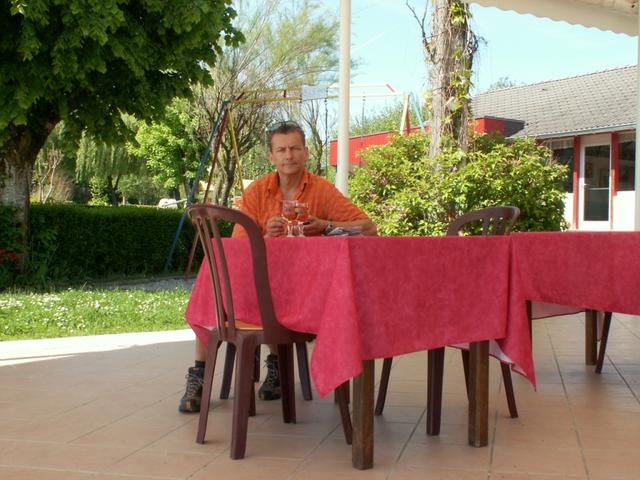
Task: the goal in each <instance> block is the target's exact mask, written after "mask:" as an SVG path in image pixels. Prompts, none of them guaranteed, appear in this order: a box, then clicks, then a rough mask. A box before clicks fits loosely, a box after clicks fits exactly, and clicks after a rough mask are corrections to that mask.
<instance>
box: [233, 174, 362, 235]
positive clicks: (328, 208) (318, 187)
mask: <svg viewBox="0 0 640 480" xmlns="http://www.w3.org/2000/svg"><path fill="white" fill-rule="evenodd" d="M294 199H295V200H298V201H300V202H307V203H309V215H310V216H312V217H316V218H321V219H323V220H330V221H332V222H350V221H353V220H368V219H369V217H368V216H367V214H366V213H364V212H363V211H362V210H361V209H360V208H358V207H356V206H355V205H354V204H353V203H351V202H350V201H349V199H348V198H347V197H345V196H344V195H343V194H342V193H341V192H340V190H338V189H337V188H336V187H334V186H333V185H332V184H331V183H330V182H327V181H326V180H325V179H324V178H322V177H320V176H318V175H314V174H313V173H310V172H309V171H307V170H305V171H304V174H303V176H302V181H301V182H300V185H298V189H297V190H296V193H295V195H294ZM283 200H284V199H283V198H282V191H281V190H280V180H279V178H278V173H277V172H271V173H268V174H267V175H265V176H263V177H260V178H259V179H257V180H255V181H254V182H253V183H251V185H249V187H247V189H246V190H245V191H244V194H243V195H242V204H241V206H240V210H242V211H243V212H244V213H246V214H248V215H249V216H251V217H252V218H253V219H254V220H255V221H256V223H257V224H258V226H259V227H260V230H261V231H262V234H263V235H264V234H265V233H266V231H267V220H269V219H270V218H271V217H275V216H277V215H281V214H282V201H283ZM244 235H246V233H245V230H244V229H243V228H242V227H240V226H239V225H236V226H235V227H234V228H233V234H232V236H234V237H238V236H244Z"/></svg>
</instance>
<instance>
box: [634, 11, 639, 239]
mask: <svg viewBox="0 0 640 480" xmlns="http://www.w3.org/2000/svg"><path fill="white" fill-rule="evenodd" d="M637 34H638V47H637V49H638V51H637V55H638V62H637V64H636V90H637V91H636V102H637V103H636V158H635V176H634V184H633V189H634V193H635V196H636V205H635V207H636V208H635V210H634V219H635V222H634V230H640V192H639V191H638V190H639V189H640V165H639V164H638V162H640V128H639V127H640V67H639V65H640V15H638V32H637Z"/></svg>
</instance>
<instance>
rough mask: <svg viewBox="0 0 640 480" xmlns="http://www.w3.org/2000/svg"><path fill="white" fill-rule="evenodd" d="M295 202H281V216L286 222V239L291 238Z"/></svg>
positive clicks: (294, 216)
mask: <svg viewBox="0 0 640 480" xmlns="http://www.w3.org/2000/svg"><path fill="white" fill-rule="evenodd" d="M297 203H298V202H296V201H295V200H284V201H283V202H282V216H283V217H284V218H285V219H286V220H287V237H293V236H294V235H293V222H294V220H295V219H296V215H297V214H296V204H297Z"/></svg>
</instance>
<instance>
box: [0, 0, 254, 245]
mask: <svg viewBox="0 0 640 480" xmlns="http://www.w3.org/2000/svg"><path fill="white" fill-rule="evenodd" d="M230 3H231V0H189V1H175V2H166V1H162V0H145V1H137V0H104V1H95V0H68V1H60V0H29V1H28V2H27V1H25V0H8V1H5V2H2V4H0V31H2V35H1V36H0V58H2V62H0V203H4V204H7V205H11V206H13V207H16V212H17V221H18V222H20V223H21V224H22V225H23V232H24V238H25V241H26V228H27V227H26V225H28V206H29V192H30V187H31V173H32V169H33V165H34V162H35V159H36V156H37V154H38V152H39V151H40V149H41V148H42V146H43V144H44V143H45V141H46V139H47V137H48V136H49V134H50V133H51V131H52V130H53V128H54V127H55V126H56V124H57V123H58V122H59V121H60V120H64V121H65V124H66V125H67V128H69V129H70V130H72V131H74V132H75V133H76V134H77V135H79V133H80V132H81V131H82V130H86V131H87V132H88V133H89V134H91V135H95V136H96V137H98V138H100V139H103V140H108V141H109V140H113V139H115V138H118V137H121V136H123V135H125V134H126V133H127V129H126V125H125V123H124V121H123V120H122V113H123V112H124V113H130V114H133V115H135V116H136V117H137V118H140V119H148V118H155V117H159V116H160V115H161V114H162V113H163V111H164V107H165V105H166V104H167V103H169V102H170V101H171V99H172V98H174V97H176V96H188V95H189V94H190V93H191V90H190V86H191V85H192V84H193V83H195V82H203V83H211V77H210V76H209V75H208V70H207V67H208V66H211V65H214V64H215V62H216V60H217V58H218V56H219V54H220V53H221V52H222V48H223V44H226V45H237V44H238V42H239V41H241V40H242V38H243V37H242V34H241V33H240V32H239V31H238V30H236V29H235V27H234V26H233V25H232V21H233V18H234V16H235V11H234V10H233V9H232V8H231V7H230Z"/></svg>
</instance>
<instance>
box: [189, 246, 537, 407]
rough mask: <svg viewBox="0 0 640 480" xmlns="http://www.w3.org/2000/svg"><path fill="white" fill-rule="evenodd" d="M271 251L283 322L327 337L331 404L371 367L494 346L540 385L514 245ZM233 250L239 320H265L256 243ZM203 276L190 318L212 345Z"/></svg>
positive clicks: (324, 389) (322, 378)
mask: <svg viewBox="0 0 640 480" xmlns="http://www.w3.org/2000/svg"><path fill="white" fill-rule="evenodd" d="M266 244H267V257H268V268H269V279H270V284H271V288H272V295H273V301H274V308H275V311H276V314H277V316H278V319H279V321H280V322H281V323H282V324H284V325H286V326H287V327H289V328H291V329H294V330H298V331H303V332H309V333H314V334H316V335H317V339H316V344H315V347H314V350H313V356H312V359H311V374H312V378H313V381H314V383H315V385H316V388H317V390H318V393H319V394H320V395H321V396H324V395H326V394H327V393H329V392H331V391H332V390H333V389H334V388H335V387H337V386H338V385H340V384H341V383H342V382H344V381H345V380H347V379H350V378H352V377H354V376H355V375H357V374H359V373H360V372H361V371H362V360H364V359H374V358H383V357H389V356H395V355H400V354H404V353H409V352H414V351H418V350H424V349H429V348H435V347H440V346H445V345H451V344H459V343H464V342H471V341H479V340H487V339H498V340H497V343H496V345H497V346H498V347H499V350H500V352H499V355H500V356H501V358H503V359H507V360H509V361H510V362H513V363H514V364H515V367H516V370H518V371H520V372H521V373H524V374H526V375H527V376H528V377H529V378H530V379H531V380H532V381H534V373H533V361H532V358H531V344H530V340H529V333H528V325H527V319H526V312H525V305H524V299H523V298H522V297H520V298H519V302H517V301H514V300H513V299H512V298H511V291H512V288H513V281H512V279H513V278H514V277H513V265H512V263H511V257H510V239H509V237H501V236H494V237H333V238H332V237H309V238H277V239H271V238H267V239H266ZM225 249H226V251H227V256H228V261H229V268H230V271H231V274H232V288H233V295H234V308H235V312H236V317H237V318H240V319H251V318H254V319H255V318H258V314H257V312H258V311H257V303H256V298H255V291H254V287H253V281H252V277H251V267H250V255H249V244H248V240H246V239H227V240H225ZM202 270H203V269H202ZM202 270H201V272H200V273H199V275H198V278H197V279H196V283H195V285H194V288H193V291H192V294H191V299H190V301H189V305H188V307H187V312H186V318H187V321H188V322H189V324H190V325H191V326H192V328H193V329H194V331H195V332H196V334H197V335H198V338H199V339H200V340H202V341H203V342H205V344H206V341H207V335H208V327H210V326H211V325H213V324H214V318H213V316H212V315H213V311H214V310H213V304H212V296H211V293H210V285H209V283H208V278H207V275H206V272H205V271H202ZM510 287H511V288H510ZM515 288H516V290H517V289H518V288H519V285H515ZM520 291H521V290H520Z"/></svg>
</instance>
